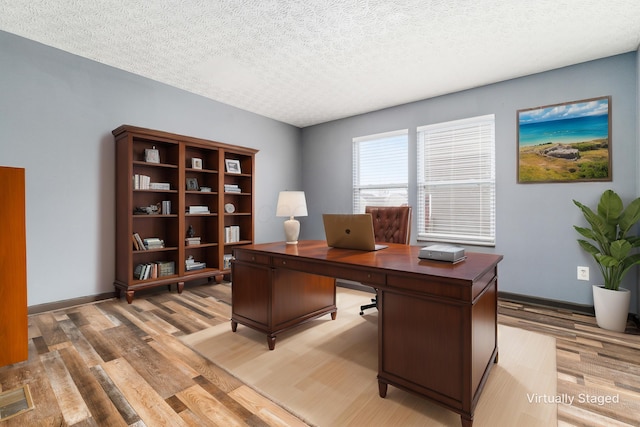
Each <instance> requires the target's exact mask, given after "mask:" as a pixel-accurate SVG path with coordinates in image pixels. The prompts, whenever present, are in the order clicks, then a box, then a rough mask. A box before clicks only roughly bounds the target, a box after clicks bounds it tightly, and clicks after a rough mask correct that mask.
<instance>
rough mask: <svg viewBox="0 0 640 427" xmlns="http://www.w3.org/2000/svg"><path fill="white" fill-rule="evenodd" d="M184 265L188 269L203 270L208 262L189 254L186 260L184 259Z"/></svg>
mask: <svg viewBox="0 0 640 427" xmlns="http://www.w3.org/2000/svg"><path fill="white" fill-rule="evenodd" d="M184 267H185V270H187V271H193V270H202V269H204V268H206V267H207V264H206V263H204V262H200V261H196V260H195V259H193V256H191V255H190V256H189V258H187V259H186V260H184Z"/></svg>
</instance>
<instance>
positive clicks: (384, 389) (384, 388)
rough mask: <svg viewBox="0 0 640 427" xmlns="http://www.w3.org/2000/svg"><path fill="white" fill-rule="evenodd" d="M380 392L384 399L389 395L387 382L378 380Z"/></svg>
mask: <svg viewBox="0 0 640 427" xmlns="http://www.w3.org/2000/svg"><path fill="white" fill-rule="evenodd" d="M378 394H380V397H382V398H383V399H384V398H385V397H387V383H385V382H382V381H380V380H378Z"/></svg>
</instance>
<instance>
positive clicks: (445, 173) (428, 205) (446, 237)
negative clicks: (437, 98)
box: [417, 114, 496, 246]
mask: <svg viewBox="0 0 640 427" xmlns="http://www.w3.org/2000/svg"><path fill="white" fill-rule="evenodd" d="M494 123H495V118H494V115H493V114H491V115H486V116H481V117H474V118H470V119H464V120H457V121H453V122H446V123H440V124H435V125H429V126H422V127H419V128H418V209H417V221H418V237H417V238H418V240H429V241H439V242H451V243H470V244H477V245H486V246H493V245H495V222H496V221H495V217H496V215H495V205H496V203H495V194H496V192H495V188H496V187H495V131H494V127H495V125H494Z"/></svg>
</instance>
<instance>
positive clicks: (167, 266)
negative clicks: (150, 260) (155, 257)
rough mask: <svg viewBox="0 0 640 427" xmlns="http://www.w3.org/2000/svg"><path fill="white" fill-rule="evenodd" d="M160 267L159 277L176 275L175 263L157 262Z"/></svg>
mask: <svg viewBox="0 0 640 427" xmlns="http://www.w3.org/2000/svg"><path fill="white" fill-rule="evenodd" d="M156 264H157V265H158V277H162V276H171V275H174V274H176V263H175V262H173V261H156Z"/></svg>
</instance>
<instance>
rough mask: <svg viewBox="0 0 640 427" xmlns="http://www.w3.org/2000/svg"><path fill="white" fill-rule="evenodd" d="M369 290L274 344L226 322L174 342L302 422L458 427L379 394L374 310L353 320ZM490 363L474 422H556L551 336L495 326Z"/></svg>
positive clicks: (402, 396) (439, 411) (400, 394)
mask: <svg viewBox="0 0 640 427" xmlns="http://www.w3.org/2000/svg"><path fill="white" fill-rule="evenodd" d="M370 297H371V295H370V294H367V293H363V292H360V291H355V290H351V289H344V288H338V294H337V305H338V316H337V319H336V320H334V321H332V320H331V318H330V316H329V315H326V316H324V317H322V318H320V319H317V320H314V321H312V322H309V323H308V324H305V325H302V326H300V327H298V328H295V329H293V330H290V331H287V332H286V333H283V334H280V335H279V336H278V337H277V340H276V347H275V350H274V351H269V349H268V347H267V340H266V335H264V334H261V333H258V332H256V331H254V330H252V329H249V328H247V327H245V326H243V325H238V330H237V332H236V333H233V332H232V331H231V326H230V324H223V325H218V326H215V327H213V328H209V329H207V330H204V331H200V332H197V333H195V334H192V335H189V336H186V337H183V338H182V340H183V342H184V343H185V344H186V345H188V346H189V347H191V348H193V349H194V350H196V351H197V352H198V353H200V354H201V355H203V356H205V357H206V358H207V359H209V360H210V361H212V362H214V363H215V364H217V365H219V366H221V367H222V368H224V369H226V370H227V371H228V372H230V373H231V374H233V375H234V376H236V377H237V378H239V379H240V380H242V381H243V382H244V383H246V384H248V385H250V386H252V387H253V388H255V389H256V390H258V391H259V392H261V393H262V394H264V395H265V396H267V397H269V398H270V399H271V400H273V401H274V402H276V403H278V404H280V405H281V406H283V407H284V408H286V409H288V410H289V411H291V412H292V413H294V414H296V415H297V416H298V417H300V418H302V419H304V420H305V421H306V422H307V423H309V424H313V425H317V426H363V425H366V426H443V425H444V426H460V425H461V424H460V423H461V421H460V416H459V415H458V414H456V413H454V412H452V411H449V410H447V409H445V408H442V407H440V406H438V405H437V404H435V403H432V402H430V401H428V400H426V399H423V398H420V397H418V396H415V395H413V394H410V393H407V392H405V391H402V390H400V389H397V388H395V387H393V386H389V388H388V392H387V397H386V398H384V399H382V398H380V397H379V395H378V382H377V379H376V375H377V373H378V371H377V370H378V361H377V359H378V353H377V341H376V340H377V320H378V315H377V312H376V311H375V310H369V311H368V312H367V313H365V315H364V316H360V315H359V314H358V313H359V311H360V309H359V306H360V305H361V304H363V303H366V302H367V301H368V300H369V298H370ZM498 346H499V363H498V364H497V365H494V367H493V368H492V370H491V373H490V375H489V378H488V380H487V383H486V384H485V387H484V390H483V392H482V395H481V397H480V400H479V402H478V405H477V407H476V411H475V416H474V426H476V427H485V426H487V427H488V426H491V427H496V426H498V427H499V426H519V427H522V426H544V427H548V426H551V425H554V426H555V425H557V405H556V404H555V403H553V401H554V400H553V399H554V398H555V397H556V382H557V373H556V349H555V339H554V338H552V337H548V336H545V335H541V334H536V333H533V332H528V331H524V330H521V329H517V328H511V327H507V326H502V325H500V326H499V328H498Z"/></svg>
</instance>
